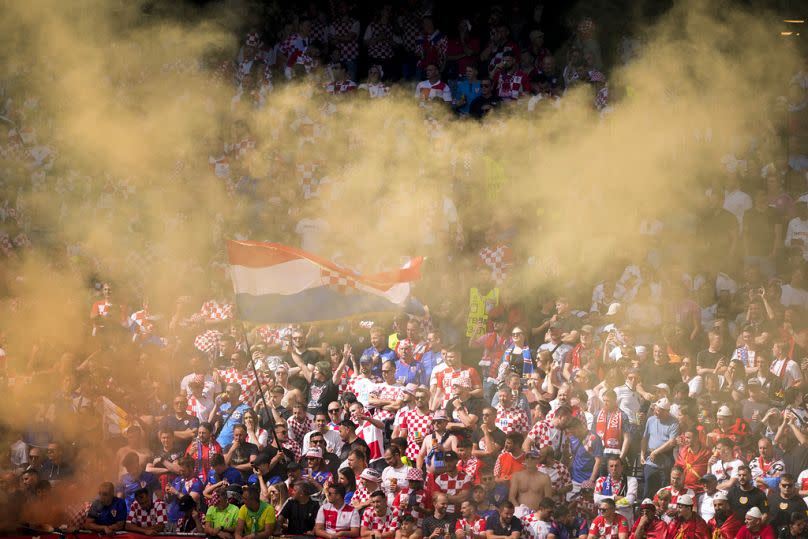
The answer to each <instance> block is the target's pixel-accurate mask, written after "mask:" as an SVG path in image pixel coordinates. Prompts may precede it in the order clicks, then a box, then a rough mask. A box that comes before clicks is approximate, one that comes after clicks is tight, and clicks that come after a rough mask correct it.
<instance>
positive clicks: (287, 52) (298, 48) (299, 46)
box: [280, 34, 310, 67]
mask: <svg viewBox="0 0 808 539" xmlns="http://www.w3.org/2000/svg"><path fill="white" fill-rule="evenodd" d="M309 43H310V39H309V38H307V37H303V36H301V35H300V34H292V35H290V36H289V37H287V38H286V39H285V40H284V41H283V43H281V46H280V51H281V52H282V53H283V54H284V56H286V66H287V67H292V66H293V65H295V64H296V63H297V60H298V58H300V57H301V56H303V54H304V53H305V52H306V49H307V48H309Z"/></svg>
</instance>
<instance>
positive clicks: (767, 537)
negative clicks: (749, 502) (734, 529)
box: [736, 507, 774, 539]
mask: <svg viewBox="0 0 808 539" xmlns="http://www.w3.org/2000/svg"><path fill="white" fill-rule="evenodd" d="M736 537H737V539H774V528H772V527H771V526H770V525H769V524H766V523H765V522H764V519H763V513H762V512H761V510H760V509H758V508H757V507H753V508H752V509H750V510H749V511H747V512H746V518H745V520H744V525H743V526H741V529H740V530H738V535H736Z"/></svg>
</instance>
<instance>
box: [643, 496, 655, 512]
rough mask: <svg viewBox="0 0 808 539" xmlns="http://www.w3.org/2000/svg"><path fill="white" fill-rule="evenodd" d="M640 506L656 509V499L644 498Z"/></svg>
mask: <svg viewBox="0 0 808 539" xmlns="http://www.w3.org/2000/svg"><path fill="white" fill-rule="evenodd" d="M640 507H653V508H654V509H656V506H655V505H654V500H652V499H651V498H646V499H644V500H643V501H642V503H641V504H640Z"/></svg>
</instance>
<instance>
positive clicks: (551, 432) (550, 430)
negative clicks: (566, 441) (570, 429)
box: [527, 419, 561, 449]
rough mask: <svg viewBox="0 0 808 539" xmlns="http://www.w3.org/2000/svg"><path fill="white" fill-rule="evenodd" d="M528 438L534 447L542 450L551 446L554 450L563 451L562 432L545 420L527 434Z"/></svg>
mask: <svg viewBox="0 0 808 539" xmlns="http://www.w3.org/2000/svg"><path fill="white" fill-rule="evenodd" d="M527 437H528V438H530V440H531V441H532V442H533V447H535V448H536V449H542V448H544V447H547V446H551V447H553V448H554V449H561V447H560V444H561V432H560V431H559V430H558V429H557V428H555V427H553V426H552V425H551V424H550V421H549V420H547V419H545V420H543V421H539V422H537V423H536V424H535V425H533V428H532V429H530V432H528V433H527Z"/></svg>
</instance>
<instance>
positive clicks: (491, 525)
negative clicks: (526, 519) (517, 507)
mask: <svg viewBox="0 0 808 539" xmlns="http://www.w3.org/2000/svg"><path fill="white" fill-rule="evenodd" d="M485 529H486V531H488V530H491V531H492V532H494V535H510V534H512V533H513V532H521V531H522V521H520V520H519V519H518V518H516V517H511V522H510V523H509V524H508V525H507V526H503V525H502V522H501V521H500V518H499V515H491V516H490V517H488V520H486V521H485Z"/></svg>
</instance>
